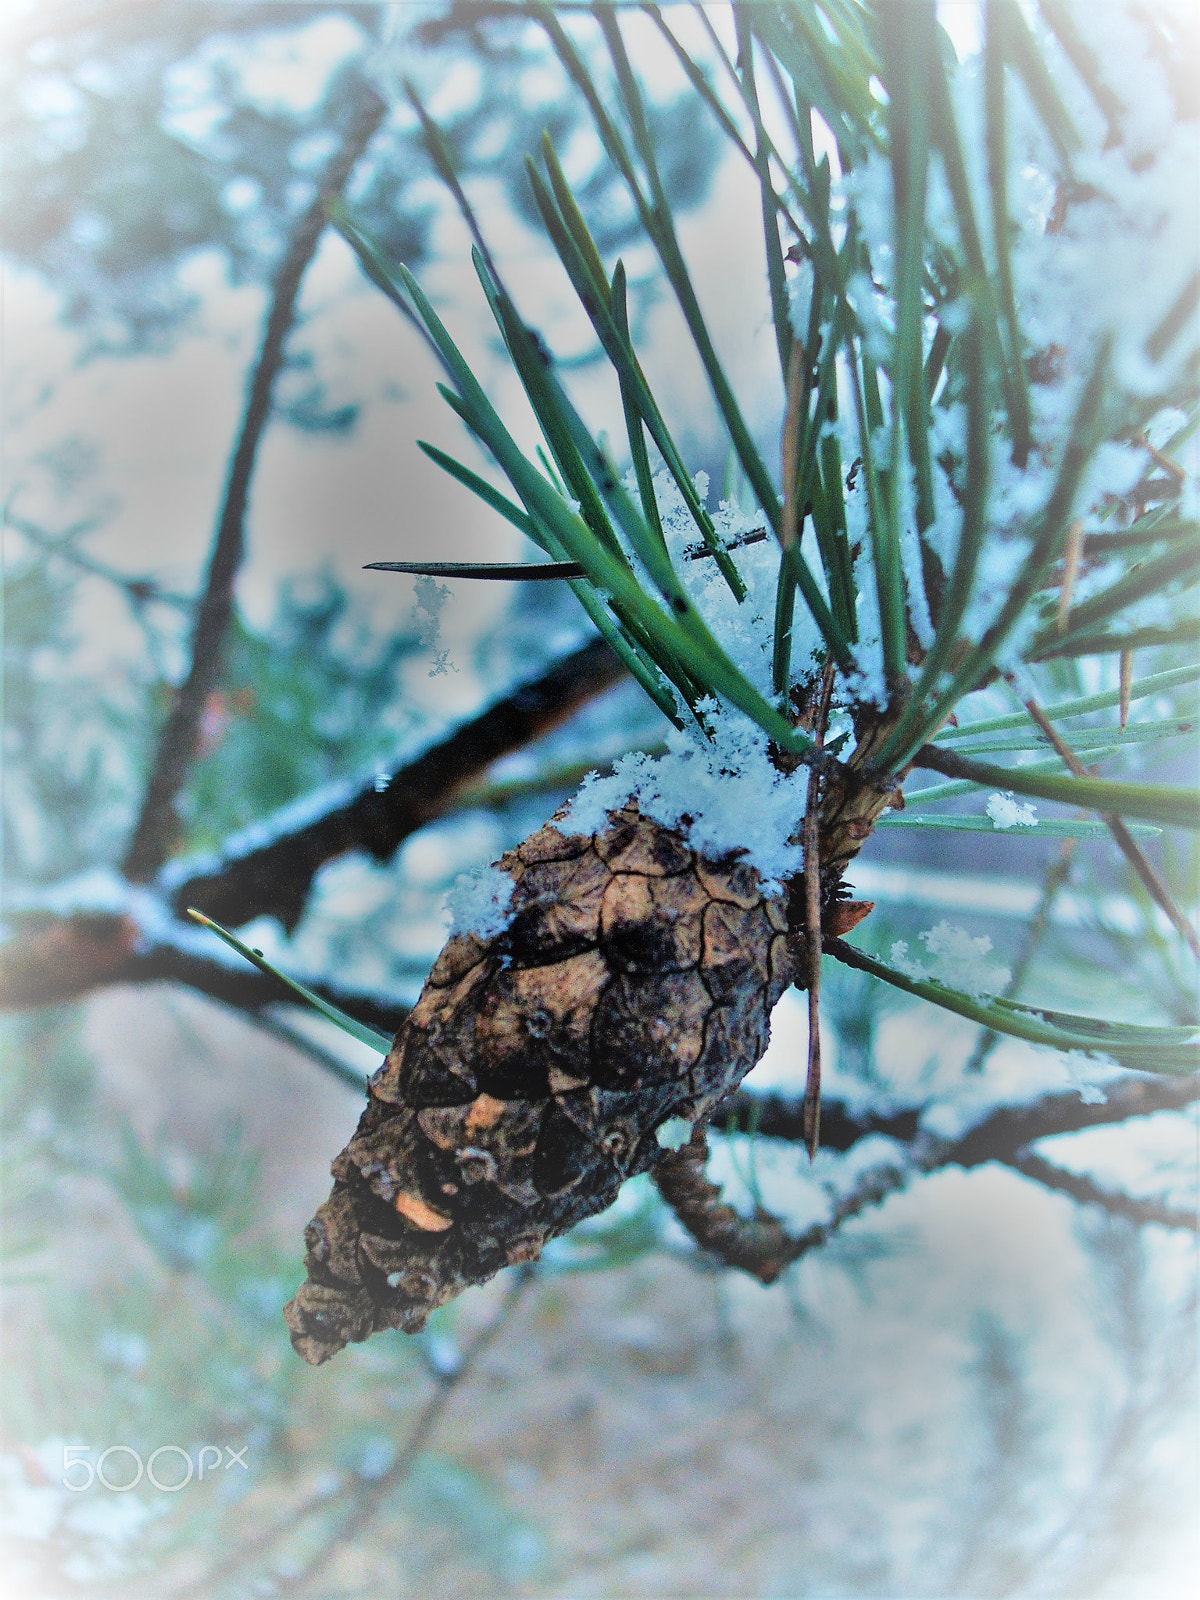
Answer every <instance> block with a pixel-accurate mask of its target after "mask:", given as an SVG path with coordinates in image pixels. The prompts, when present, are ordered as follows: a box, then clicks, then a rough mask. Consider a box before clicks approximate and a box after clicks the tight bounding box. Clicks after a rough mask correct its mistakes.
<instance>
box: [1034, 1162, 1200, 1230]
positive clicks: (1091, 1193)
mask: <svg viewBox="0 0 1200 1600" xmlns="http://www.w3.org/2000/svg"><path fill="white" fill-rule="evenodd" d="M1005 1165H1006V1166H1010V1167H1012V1168H1014V1170H1015V1171H1017V1172H1019V1173H1020V1174H1021V1175H1022V1177H1025V1178H1032V1179H1033V1181H1034V1182H1035V1183H1040V1184H1043V1185H1044V1186H1045V1187H1046V1188H1047V1189H1056V1190H1059V1191H1060V1192H1061V1193H1063V1194H1069V1195H1070V1196H1071V1198H1072V1200H1077V1201H1078V1202H1079V1204H1080V1205H1085V1206H1103V1207H1104V1209H1105V1211H1108V1212H1110V1213H1111V1214H1112V1215H1113V1216H1115V1217H1128V1219H1129V1221H1130V1222H1135V1223H1137V1224H1138V1225H1139V1226H1141V1225H1142V1224H1144V1223H1148V1222H1152V1223H1157V1224H1158V1225H1159V1226H1160V1227H1163V1228H1186V1229H1189V1230H1190V1231H1191V1232H1192V1233H1200V1213H1197V1212H1196V1211H1180V1210H1178V1209H1177V1208H1176V1207H1174V1206H1168V1205H1164V1204H1163V1202H1162V1201H1161V1200H1140V1199H1138V1198H1137V1197H1136V1196H1134V1195H1130V1194H1124V1193H1122V1192H1121V1191H1120V1190H1116V1189H1105V1188H1102V1187H1101V1185H1100V1184H1098V1183H1097V1182H1096V1181H1095V1180H1094V1179H1093V1178H1088V1177H1084V1176H1083V1175H1082V1174H1081V1173H1078V1172H1068V1171H1067V1170H1066V1168H1065V1167H1057V1166H1055V1165H1054V1163H1053V1162H1052V1161H1046V1160H1045V1159H1044V1158H1043V1157H1042V1156H1039V1155H1036V1154H1035V1153H1034V1152H1033V1151H1032V1150H1021V1151H1018V1153H1017V1154H1016V1155H1015V1156H1014V1157H1013V1158H1012V1160H1011V1161H1007V1162H1005Z"/></svg>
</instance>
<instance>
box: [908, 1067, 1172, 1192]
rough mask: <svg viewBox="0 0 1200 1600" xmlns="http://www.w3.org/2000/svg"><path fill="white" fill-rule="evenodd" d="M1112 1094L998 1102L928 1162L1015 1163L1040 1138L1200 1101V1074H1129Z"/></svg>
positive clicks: (942, 1164) (927, 1164)
mask: <svg viewBox="0 0 1200 1600" xmlns="http://www.w3.org/2000/svg"><path fill="white" fill-rule="evenodd" d="M1105 1093H1106V1095H1107V1097H1108V1098H1107V1099H1106V1100H1105V1101H1103V1102H1102V1103H1101V1104H1099V1105H1089V1104H1087V1103H1086V1102H1085V1101H1083V1100H1081V1099H1080V1098H1079V1095H1078V1094H1077V1093H1076V1092H1075V1091H1073V1090H1070V1089H1068V1090H1065V1091H1064V1092H1063V1093H1062V1094H1048V1095H1044V1096H1043V1097H1042V1098H1041V1099H1040V1100H1034V1101H1032V1102H1030V1104H1028V1105H1023V1106H998V1107H997V1108H996V1109H995V1110H993V1111H989V1112H988V1114H987V1115H986V1116H985V1117H983V1118H981V1120H980V1121H979V1122H977V1123H976V1124H975V1126H974V1127H973V1128H970V1129H968V1131H967V1132H966V1133H965V1134H963V1135H962V1137H961V1138H959V1139H956V1140H952V1141H946V1142H944V1143H940V1144H939V1145H938V1146H937V1147H936V1148H935V1151H934V1153H932V1154H931V1156H930V1157H929V1158H927V1159H926V1160H925V1161H924V1162H923V1165H924V1166H925V1167H926V1169H927V1170H929V1169H931V1168H932V1167H945V1166H956V1167H968V1168H970V1167H979V1166H982V1165H983V1164H984V1163H985V1162H988V1161H1004V1162H1008V1163H1011V1162H1012V1161H1013V1159H1014V1157H1015V1156H1016V1155H1017V1153H1018V1151H1020V1150H1022V1149H1024V1147H1025V1146H1026V1145H1028V1144H1033V1143H1034V1142H1035V1141H1036V1140H1038V1139H1052V1138H1054V1136H1055V1135H1056V1134H1060V1133H1079V1132H1081V1131H1082V1130H1083V1129H1084V1128H1099V1127H1103V1126H1105V1125H1106V1124H1109V1123H1115V1122H1128V1121H1129V1119H1130V1118H1131V1117H1147V1116H1150V1115H1152V1114H1153V1113H1154V1112H1156V1111H1182V1110H1183V1109H1184V1108H1185V1107H1186V1106H1190V1105H1193V1104H1194V1103H1195V1102H1196V1101H1197V1100H1200V1077H1190V1078H1160V1079H1154V1080H1151V1079H1148V1078H1129V1079H1126V1080H1124V1081H1121V1082H1118V1083H1114V1084H1111V1085H1109V1086H1108V1087H1107V1088H1106V1090H1105Z"/></svg>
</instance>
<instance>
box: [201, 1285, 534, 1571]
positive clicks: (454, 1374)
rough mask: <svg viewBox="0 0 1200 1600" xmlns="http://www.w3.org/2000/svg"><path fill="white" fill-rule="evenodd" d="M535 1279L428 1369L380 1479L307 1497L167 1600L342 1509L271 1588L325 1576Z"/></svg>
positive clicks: (410, 1462) (238, 1567)
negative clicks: (457, 1350)
mask: <svg viewBox="0 0 1200 1600" xmlns="http://www.w3.org/2000/svg"><path fill="white" fill-rule="evenodd" d="M535 1276H536V1268H535V1267H534V1266H532V1265H526V1266H523V1267H518V1268H517V1269H516V1270H515V1272H514V1273H513V1276H512V1279H511V1280H510V1282H509V1285H508V1288H507V1291H506V1293H505V1296H504V1299H503V1300H502V1301H501V1303H500V1305H499V1307H498V1308H497V1310H496V1312H495V1314H494V1315H493V1316H492V1318H491V1319H490V1321H488V1322H486V1323H484V1325H483V1327H482V1328H480V1329H479V1331H478V1332H477V1333H476V1334H475V1336H474V1337H473V1338H472V1339H471V1341H470V1343H469V1344H468V1345H466V1347H465V1348H464V1349H463V1350H462V1353H461V1355H460V1357H459V1359H458V1361H457V1362H456V1363H455V1364H454V1365H453V1366H449V1367H446V1366H438V1367H436V1368H434V1367H432V1365H431V1366H430V1370H431V1371H432V1372H433V1376H434V1378H435V1380H436V1382H437V1388H436V1389H435V1390H434V1393H433V1394H432V1396H431V1397H430V1398H429V1400H427V1401H426V1403H425V1405H424V1406H423V1407H422V1409H421V1412H420V1415H419V1416H418V1417H417V1420H416V1422H415V1424H414V1426H413V1429H412V1431H411V1433H410V1434H409V1436H408V1438H407V1440H406V1441H405V1443H404V1447H403V1449H402V1450H401V1451H400V1452H399V1454H398V1455H397V1457H396V1459H395V1461H394V1462H393V1463H392V1465H391V1466H390V1467H389V1468H388V1469H387V1471H386V1472H384V1473H383V1474H382V1475H381V1476H380V1477H378V1478H373V1479H370V1480H368V1481H365V1482H364V1480H363V1479H362V1478H355V1477H350V1478H349V1479H348V1480H347V1481H346V1483H345V1484H344V1485H343V1486H342V1487H341V1488H340V1489H338V1490H335V1491H334V1493H333V1494H330V1493H328V1492H327V1491H324V1490H318V1491H317V1492H315V1493H313V1494H310V1495H309V1496H308V1498H307V1499H305V1500H302V1501H301V1502H300V1504H299V1505H296V1506H292V1507H289V1509H288V1510H287V1511H285V1512H284V1514H283V1515H282V1516H280V1517H278V1518H276V1519H275V1520H273V1521H271V1522H269V1523H268V1524H267V1526H266V1527H265V1528H261V1529H260V1530H259V1531H258V1532H257V1533H254V1534H252V1535H251V1537H250V1538H249V1539H246V1540H244V1541H243V1542H242V1543H241V1544H240V1545H238V1546H237V1547H236V1549H234V1550H233V1551H232V1553H231V1554H229V1555H227V1556H226V1557H225V1558H224V1559H223V1560H221V1561H219V1562H218V1563H217V1564H216V1565H215V1566H213V1567H210V1568H209V1569H208V1571H207V1572H205V1574H204V1575H203V1577H202V1578H200V1579H197V1580H195V1581H194V1582H191V1583H185V1584H184V1585H183V1586H182V1587H181V1588H178V1589H176V1590H174V1591H173V1593H172V1595H171V1600H192V1597H193V1596H195V1595H199V1594H208V1593H211V1592H212V1589H213V1586H214V1585H215V1584H218V1583H220V1582H222V1581H223V1580H224V1579H226V1578H228V1577H231V1576H232V1575H233V1574H234V1573H244V1572H245V1570H246V1566H247V1564H248V1563H249V1562H250V1561H252V1560H253V1559H254V1558H255V1557H256V1556H261V1555H262V1554H263V1553H264V1552H266V1551H269V1550H270V1549H271V1548H272V1546H273V1545H275V1544H276V1542H277V1541H278V1540H280V1539H282V1538H284V1537H285V1536H286V1535H287V1534H289V1533H291V1532H292V1530H293V1529H295V1528H296V1527H297V1526H299V1524H300V1523H302V1522H303V1521H304V1520H306V1519H307V1518H308V1517H310V1516H312V1515H313V1514H314V1513H315V1514H318V1515H322V1516H327V1515H328V1514H329V1513H330V1512H331V1511H336V1510H337V1509H339V1508H341V1507H343V1506H344V1507H346V1508H347V1509H346V1514H345V1516H344V1517H343V1520H342V1521H341V1523H340V1524H339V1525H338V1526H337V1528H336V1531H335V1532H334V1534H333V1537H332V1539H330V1540H327V1541H325V1542H323V1543H322V1544H321V1545H320V1546H319V1548H318V1549H317V1550H316V1552H315V1553H314V1554H313V1555H311V1556H310V1557H309V1558H308V1560H307V1562H306V1563H305V1564H304V1566H303V1567H301V1568H300V1569H299V1570H293V1571H292V1572H291V1573H289V1574H288V1576H287V1577H286V1578H284V1577H282V1576H281V1575H280V1574H278V1573H277V1574H276V1575H275V1587H276V1589H278V1588H279V1586H280V1585H281V1584H287V1585H288V1586H289V1587H293V1586H294V1591H295V1592H299V1591H303V1590H306V1589H307V1588H308V1587H309V1584H310V1583H311V1582H312V1581H313V1580H314V1579H315V1578H316V1577H317V1576H318V1575H319V1574H320V1573H321V1572H322V1571H323V1570H324V1568H325V1567H326V1566H327V1565H328V1562H329V1560H330V1558H331V1557H332V1555H333V1553H334V1551H335V1550H336V1549H337V1548H338V1546H344V1545H345V1544H346V1543H347V1542H348V1541H349V1540H350V1539H352V1538H354V1537H355V1536H357V1535H358V1534H360V1533H362V1531H363V1529H364V1528H366V1527H367V1526H369V1524H370V1522H371V1521H372V1519H373V1518H374V1516H375V1514H376V1512H377V1511H378V1510H379V1508H380V1506H381V1505H382V1504H383V1503H384V1501H385V1500H386V1498H387V1496H388V1495H389V1494H391V1493H392V1492H393V1491H394V1490H396V1489H397V1488H399V1486H400V1485H401V1484H402V1483H403V1482H404V1481H405V1479H406V1478H407V1477H408V1474H409V1473H410V1472H411V1471H412V1469H413V1466H414V1465H415V1463H416V1462H417V1460H418V1459H419V1457H420V1455H421V1452H422V1451H423V1450H424V1449H425V1447H426V1445H427V1444H428V1443H429V1440H430V1438H431V1437H432V1435H433V1433H434V1431H435V1430H436V1428H437V1426H438V1424H439V1423H440V1422H441V1420H442V1417H443V1416H444V1415H445V1412H446V1409H447V1407H448V1406H449V1404H450V1402H451V1400H452V1399H453V1397H454V1394H455V1391H456V1390H457V1389H459V1388H461V1387H462V1385H463V1384H464V1383H465V1382H466V1381H467V1380H468V1379H469V1378H470V1377H471V1376H472V1375H473V1374H474V1372H475V1371H476V1369H477V1367H478V1364H479V1361H480V1359H481V1357H482V1356H484V1355H485V1354H486V1353H487V1351H488V1349H489V1347H490V1346H491V1345H492V1344H493V1343H494V1342H495V1340H496V1339H497V1337H498V1336H499V1334H500V1333H501V1332H502V1331H503V1329H504V1328H505V1327H506V1326H507V1324H508V1322H509V1320H510V1319H511V1317H512V1315H513V1312H514V1311H515V1310H516V1307H517V1303H518V1301H519V1300H520V1299H521V1297H522V1295H523V1294H524V1293H525V1291H526V1289H528V1287H529V1286H530V1284H531V1283H532V1282H533V1280H534V1278H535Z"/></svg>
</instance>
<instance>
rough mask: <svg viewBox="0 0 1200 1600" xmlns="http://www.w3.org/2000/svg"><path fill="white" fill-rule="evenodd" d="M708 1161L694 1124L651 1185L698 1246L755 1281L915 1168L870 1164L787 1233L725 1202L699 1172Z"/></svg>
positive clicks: (816, 1244)
mask: <svg viewBox="0 0 1200 1600" xmlns="http://www.w3.org/2000/svg"><path fill="white" fill-rule="evenodd" d="M802 1121H803V1117H802ZM707 1160H708V1139H707V1136H706V1135H705V1132H704V1129H703V1128H696V1129H694V1130H693V1133H692V1137H691V1139H690V1140H689V1142H688V1143H687V1144H686V1145H684V1147H683V1149H682V1150H676V1151H673V1152H672V1153H671V1154H669V1155H665V1156H663V1157H662V1158H661V1160H660V1161H659V1162H658V1164H657V1166H656V1167H655V1168H654V1171H653V1173H652V1177H653V1180H654V1184H655V1187H656V1188H657V1189H658V1192H659V1193H660V1194H661V1195H662V1197H663V1199H664V1200H665V1201H666V1202H667V1204H668V1205H669V1206H670V1207H671V1209H672V1211H674V1213H675V1215H676V1216H677V1217H678V1218H679V1220H680V1222H681V1223H682V1224H683V1226H684V1227H685V1228H686V1229H687V1231H688V1232H689V1233H690V1234H691V1236H692V1238H693V1239H695V1241H696V1243H697V1244H698V1245H699V1246H700V1248H701V1249H702V1250H707V1251H708V1253H709V1254H710V1255H712V1256H715V1257H716V1258H717V1260H718V1261H722V1262H724V1264H725V1265H726V1266H727V1267H737V1268H738V1269H739V1270H740V1271H742V1272H748V1273H749V1274H750V1275H751V1277H754V1278H757V1279H758V1281H759V1282H760V1283H774V1282H775V1280H776V1278H778V1277H779V1275H780V1273H781V1272H783V1271H784V1270H785V1268H787V1267H789V1266H791V1264H792V1263H793V1262H794V1261H798V1260H799V1259H800V1257H801V1256H803V1255H807V1254H808V1252H809V1251H810V1250H817V1249H819V1248H820V1247H821V1246H822V1245H824V1244H826V1243H828V1241H829V1239H830V1237H831V1236H832V1235H833V1234H834V1233H835V1232H836V1231H837V1229H838V1228H840V1227H841V1225H842V1223H843V1222H846V1221H848V1220H849V1219H850V1218H851V1217H856V1216H858V1214H859V1213H860V1212H861V1211H865V1210H866V1209H867V1207H868V1206H874V1205H879V1204H880V1203H881V1202H882V1201H883V1200H885V1199H886V1198H887V1196H888V1195H889V1194H892V1193H894V1192H895V1191H896V1190H897V1189H902V1188H903V1187H904V1185H905V1184H906V1183H907V1181H908V1178H909V1176H910V1175H911V1173H912V1171H913V1170H914V1169H913V1168H911V1167H907V1166H905V1165H897V1164H889V1165H887V1166H881V1167H875V1168H872V1169H871V1170H870V1171H869V1172H866V1173H864V1174H863V1175H862V1176H861V1177H860V1178H859V1180H858V1181H857V1183H856V1184H855V1185H854V1187H853V1188H852V1189H851V1190H850V1192H849V1194H847V1195H844V1196H843V1197H842V1199H841V1200H839V1201H838V1202H837V1204H836V1205H835V1206H834V1209H833V1212H832V1214H831V1216H830V1218H829V1220H828V1221H827V1222H818V1223H814V1224H813V1226H812V1227H809V1228H805V1230H804V1232H803V1233H790V1232H789V1231H788V1229H787V1228H786V1227H785V1226H784V1225H783V1223H782V1222H780V1220H779V1219H778V1217H774V1216H772V1215H771V1213H770V1212H769V1211H764V1210H762V1209H761V1208H760V1209H759V1210H757V1211H756V1212H755V1214H754V1216H753V1217H743V1216H740V1215H739V1213H738V1212H736V1211H735V1210H734V1209H733V1207H732V1206H730V1205H726V1204H725V1203H724V1201H722V1199H721V1190H720V1187H719V1186H718V1185H717V1184H715V1183H712V1182H711V1181H710V1180H709V1179H708V1178H706V1177H705V1175H704V1165H705V1162H706V1161H707Z"/></svg>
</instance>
